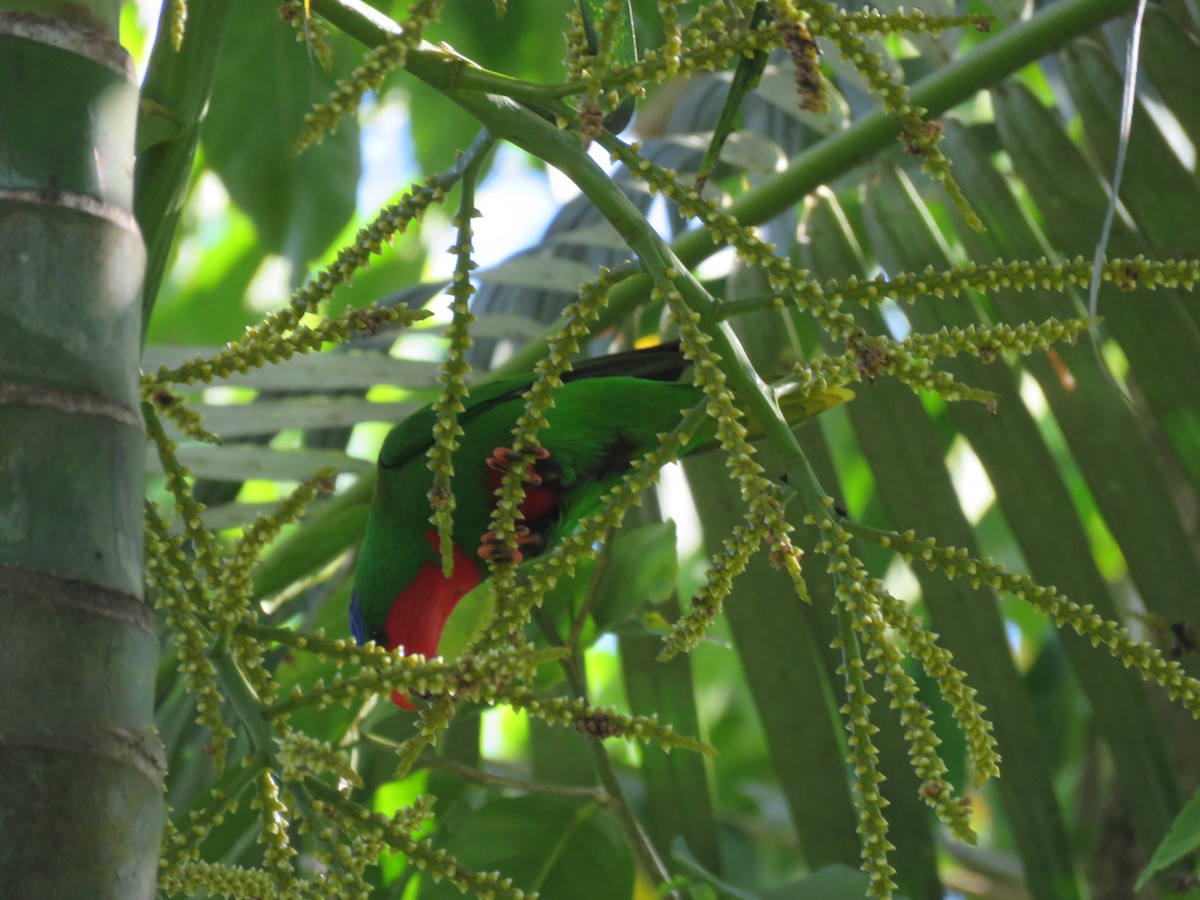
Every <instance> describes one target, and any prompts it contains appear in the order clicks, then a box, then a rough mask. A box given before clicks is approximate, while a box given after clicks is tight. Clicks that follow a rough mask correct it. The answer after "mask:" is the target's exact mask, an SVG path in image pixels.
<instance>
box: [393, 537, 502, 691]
mask: <svg viewBox="0 0 1200 900" xmlns="http://www.w3.org/2000/svg"><path fill="white" fill-rule="evenodd" d="M425 539H426V540H427V541H428V542H429V545H430V546H431V547H433V549H434V550H435V551H436V550H438V536H437V532H435V531H433V530H429V531H426V532H425ZM481 574H482V573H481V571H480V568H479V565H478V564H477V563H476V561H475V560H474V559H472V558H471V557H470V556H468V555H467V554H466V553H465V552H464V551H463V549H462V548H461V547H459V546H457V545H455V547H454V571H453V572H452V573H451V574H450V577H449V578H447V577H445V576H444V575H443V574H442V567H441V564H440V563H437V562H424V563H421V567H420V569H418V570H417V577H416V578H414V579H413V580H412V581H410V582H409V583H408V585H407V586H405V588H404V590H402V591H401V592H400V593H398V594H397V595H396V599H395V600H394V601H393V602H392V608H391V611H390V612H389V613H388V618H387V623H386V625H385V626H384V627H385V629H386V630H387V636H388V649H389V650H395V649H397V648H399V647H403V648H404V651H403V652H404V653H405V655H409V654H413V653H420V654H421V655H422V656H425V657H433V656H436V655H437V648H438V642H439V641H440V640H441V637H442V629H443V628H445V627H446V620H447V619H449V618H450V613H452V612H454V607H455V606H457V605H458V601H459V600H461V599H462V598H463V597H464V596H466V595H467V594H468V593H469V592H470V591H471V590H472V589H473V588H474V587H475V586H476V585H477V584H479V581H480V578H481ZM392 701H393V702H394V703H395V704H396V705H397V706H401V707H404V708H405V709H412V708H413V707H412V704H411V703H409V701H408V697H406V696H404V695H402V694H400V693H399V692H398V691H397V692H394V693H393V694H392Z"/></svg>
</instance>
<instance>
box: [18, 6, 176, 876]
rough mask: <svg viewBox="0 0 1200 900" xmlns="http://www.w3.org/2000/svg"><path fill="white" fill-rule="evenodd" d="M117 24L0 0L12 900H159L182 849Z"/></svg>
mask: <svg viewBox="0 0 1200 900" xmlns="http://www.w3.org/2000/svg"><path fill="white" fill-rule="evenodd" d="M29 10H33V11H35V12H29ZM118 11H119V3H117V2H115V0H91V2H74V3H57V2H49V3H48V2H44V0H42V2H32V3H31V2H29V0H0V896H3V897H13V898H26V897H89V898H142V897H152V896H153V894H154V884H155V869H156V863H157V859H158V847H159V843H160V840H161V835H162V827H163V811H164V806H163V798H162V769H163V765H162V751H161V746H160V744H159V742H158V739H157V738H156V737H155V734H154V720H153V697H154V691H153V679H154V671H155V663H156V660H157V656H158V642H157V640H156V638H155V635H154V627H153V619H152V617H151V615H150V612H149V611H148V610H147V609H146V607H145V606H144V605H143V603H142V600H141V595H142V562H141V561H142V516H141V502H142V500H141V498H142V496H143V482H144V472H143V465H144V462H143V461H144V456H145V448H144V439H143V435H142V422H141V417H140V415H139V412H138V409H139V406H138V381H137V359H138V345H139V317H140V297H139V293H140V289H141V283H142V274H143V269H144V259H145V254H144V251H143V247H142V240H141V236H140V234H139V232H138V228H137V225H136V223H135V221H134V218H133V216H132V214H131V212H130V210H131V208H132V176H133V152H134V134H135V129H136V126H137V89H136V87H135V83H134V80H133V77H134V73H133V70H132V65H131V63H130V60H129V57H128V56H127V55H126V54H125V52H124V51H123V50H122V49H121V47H120V45H119V44H117V43H116V34H117V27H116V23H117V15H118Z"/></svg>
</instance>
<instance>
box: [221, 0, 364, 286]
mask: <svg viewBox="0 0 1200 900" xmlns="http://www.w3.org/2000/svg"><path fill="white" fill-rule="evenodd" d="M338 74H342V73H338ZM333 88H334V79H333V78H332V77H331V76H328V75H326V74H325V73H324V72H323V71H322V70H321V67H320V66H318V65H316V64H315V63H314V61H313V60H311V59H309V56H308V54H307V53H306V52H305V48H304V45H303V44H300V43H297V42H296V39H295V35H294V33H293V32H292V29H291V28H290V27H289V26H287V25H286V24H284V23H283V22H281V21H280V20H279V17H278V15H276V12H275V5H274V4H271V3H246V4H242V5H240V6H239V8H238V15H237V21H236V24H235V25H234V26H233V27H231V28H230V29H229V35H228V37H227V38H226V41H225V48H224V52H223V54H222V59H221V63H220V66H219V67H218V69H217V77H216V81H215V83H214V85H213V94H212V102H211V103H210V105H209V111H208V117H207V118H206V119H205V121H204V130H203V133H202V137H201V140H202V141H203V143H204V149H205V153H206V158H207V159H208V161H209V162H210V163H211V165H212V167H213V169H214V170H215V171H216V172H217V174H218V175H220V176H221V181H222V182H224V184H225V188H226V190H228V191H229V195H230V197H232V198H233V201H234V202H235V203H236V204H237V205H238V206H239V207H240V208H241V209H242V210H244V211H245V212H246V214H247V215H248V216H250V218H251V219H252V220H253V221H254V224H255V227H256V228H257V229H258V235H259V240H260V241H261V242H262V244H263V245H264V246H265V247H266V248H267V249H268V250H270V251H271V252H273V253H278V254H280V255H282V256H284V257H286V258H287V259H289V260H290V261H292V262H293V263H294V264H296V265H297V266H302V265H303V264H304V263H306V262H308V261H309V260H311V259H313V258H314V257H316V256H317V255H318V254H320V253H321V252H322V251H323V250H325V249H326V248H327V247H328V246H329V244H330V243H331V242H332V241H333V239H334V238H335V237H337V235H338V233H339V232H340V231H341V230H342V228H343V227H344V225H345V223H346V222H347V221H349V219H350V216H351V215H353V213H354V207H355V192H356V188H357V185H358V176H359V171H360V162H359V148H358V126H357V124H356V123H355V120H354V114H353V113H352V112H351V113H350V114H348V115H347V116H346V117H345V118H343V120H342V123H341V127H340V128H339V129H338V131H337V133H336V134H332V135H329V134H327V135H326V136H325V139H324V141H323V142H322V143H321V144H319V145H317V146H314V147H310V148H309V149H308V150H306V151H305V152H304V153H303V154H301V155H300V156H299V157H295V156H293V155H292V153H291V147H292V144H293V143H294V142H295V140H296V137H297V136H298V135H299V133H300V128H301V126H302V124H303V122H304V115H305V113H306V112H308V110H309V108H310V107H311V106H312V105H313V103H314V102H316V101H323V100H324V99H325V98H326V97H327V96H328V95H329V94H330V93H331V92H332V91H333Z"/></svg>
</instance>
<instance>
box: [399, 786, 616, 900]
mask: <svg viewBox="0 0 1200 900" xmlns="http://www.w3.org/2000/svg"><path fill="white" fill-rule="evenodd" d="M440 846H442V847H444V848H445V849H446V851H447V852H449V853H453V854H454V855H455V856H456V857H457V858H458V861H459V862H460V863H462V864H463V865H464V866H467V867H469V868H472V869H475V870H478V871H490V870H495V869H498V870H500V871H502V872H503V873H504V874H505V876H506V877H508V878H512V879H513V882H514V884H515V885H517V886H518V887H520V888H521V889H522V890H524V891H526V892H529V891H539V892H540V893H541V895H542V896H543V897H553V898H555V900H629V897H630V896H631V895H632V893H633V877H634V867H633V856H632V854H631V853H630V851H629V847H628V846H627V845H626V843H625V841H624V839H623V838H622V836H621V833H620V832H619V831H618V830H617V827H616V826H615V825H614V824H613V822H612V820H611V819H610V818H609V817H608V815H607V814H606V813H604V812H603V811H602V810H600V808H599V807H597V806H595V805H594V804H588V805H586V806H580V807H574V806H571V805H569V804H567V803H564V802H562V801H560V800H556V799H554V798H553V797H544V796H535V795H530V796H524V797H504V798H494V799H491V800H489V801H488V802H487V803H485V804H484V806H483V807H482V808H481V809H479V810H478V811H476V812H475V813H473V814H472V815H470V816H467V817H465V818H464V819H463V821H462V827H461V828H460V829H458V830H456V831H455V832H454V833H453V834H443V835H442V842H441V843H440ZM421 888H422V889H421V893H420V896H421V900H441V898H459V897H461V896H462V894H461V893H460V892H459V890H458V888H457V887H455V886H454V885H452V884H450V883H448V882H446V881H443V882H441V883H440V884H428V883H425V884H422V886H421Z"/></svg>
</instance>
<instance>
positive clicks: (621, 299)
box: [313, 0, 1134, 374]
mask: <svg viewBox="0 0 1200 900" xmlns="http://www.w3.org/2000/svg"><path fill="white" fill-rule="evenodd" d="M1133 5H1134V4H1133V0H1060V2H1057V3H1054V4H1053V5H1050V6H1048V7H1045V8H1043V9H1042V10H1040V11H1039V12H1038V14H1037V15H1036V16H1034V17H1033V18H1031V19H1028V20H1026V21H1025V22H1022V23H1020V24H1018V25H1016V26H1014V27H1012V28H1008V29H1006V30H1005V31H1004V32H1002V33H1001V34H998V35H997V36H996V37H994V38H992V39H990V40H988V41H986V42H984V43H983V44H981V45H980V46H979V47H977V48H976V49H975V50H973V51H972V52H971V53H969V54H967V55H966V56H964V57H962V58H961V59H959V60H956V61H954V62H952V63H950V64H948V65H946V66H943V67H942V68H940V69H938V70H937V71H936V72H934V73H933V74H931V75H929V76H928V77H927V78H925V79H923V80H921V81H920V82H918V83H917V84H916V85H914V86H913V89H912V92H911V99H912V102H913V104H914V105H918V106H921V107H923V108H924V109H926V110H927V111H928V115H929V116H931V117H933V116H937V115H940V114H941V113H943V112H945V111H946V110H948V109H950V108H952V107H954V106H955V105H957V104H959V103H961V102H963V101H964V100H967V99H969V98H970V97H972V96H974V95H975V94H976V93H978V92H979V91H980V90H984V89H986V88H988V87H990V86H992V85H994V84H996V83H997V82H999V81H1000V80H1002V79H1003V78H1005V77H1006V76H1008V75H1011V74H1012V73H1013V72H1016V71H1017V70H1018V69H1020V68H1021V67H1023V66H1026V65H1028V64H1029V63H1031V62H1034V61H1036V60H1037V59H1038V58H1040V57H1041V56H1043V55H1045V54H1046V53H1049V52H1051V51H1053V50H1054V49H1056V48H1058V47H1060V46H1062V45H1063V44H1065V43H1066V42H1067V41H1069V40H1071V39H1072V38H1074V37H1076V36H1078V35H1080V34H1083V33H1085V32H1087V31H1090V30H1091V29H1093V28H1096V27H1098V26H1099V25H1101V24H1102V23H1103V22H1105V21H1107V20H1108V19H1111V18H1113V17H1114V16H1118V15H1121V14H1122V13H1124V12H1127V11H1129V10H1130V9H1132V7H1133ZM313 7H314V8H315V9H316V10H317V12H318V13H320V14H321V15H322V16H324V17H325V18H326V19H328V20H329V21H330V22H331V23H333V24H334V25H336V26H338V27H339V28H342V29H343V30H344V31H346V32H347V33H348V34H350V35H352V36H353V37H355V38H356V39H357V40H360V41H362V42H363V43H365V44H368V45H370V46H376V45H378V44H381V43H383V42H384V41H385V40H387V38H388V36H389V35H390V34H394V33H397V32H398V31H399V26H398V25H396V23H394V22H392V21H391V20H390V19H388V18H386V17H385V16H382V15H381V14H379V13H377V12H375V11H374V10H371V9H370V8H369V7H366V6H365V4H363V3H360V2H358V0H314V3H313ZM407 67H408V69H409V70H410V71H411V72H412V73H413V74H414V75H416V76H417V77H419V78H421V79H422V80H423V81H426V82H427V83H429V84H431V85H433V86H434V87H435V88H437V89H438V90H441V91H443V92H445V93H446V94H447V96H450V98H451V99H453V100H454V101H455V102H458V103H459V105H460V106H463V107H464V108H467V109H468V111H470V112H472V113H476V114H479V115H481V116H483V118H481V119H480V121H483V122H484V123H485V124H488V121H487V118H488V116H489V113H488V112H487V106H488V104H489V103H490V104H491V106H492V109H495V108H497V107H498V105H499V103H500V97H498V96H492V97H485V96H483V95H480V97H479V98H478V99H479V100H480V101H483V102H482V103H480V104H471V105H470V106H469V107H468V105H467V104H466V103H463V102H462V95H464V94H466V93H468V92H470V91H472V90H474V91H484V92H487V93H489V94H492V95H502V96H504V97H507V98H511V99H513V100H516V101H520V102H528V103H529V104H530V105H531V106H534V107H536V108H541V109H553V107H552V106H549V105H547V100H546V96H545V95H544V94H542V93H540V92H539V91H537V90H536V89H535V88H534V86H530V85H528V84H526V83H523V82H517V81H516V80H513V79H506V78H505V77H504V76H499V75H495V74H494V73H487V72H484V70H482V69H478V68H475V67H474V66H473V65H472V64H471V63H470V62H469V61H467V60H465V59H463V58H462V57H456V56H453V55H451V54H448V53H446V52H445V51H443V50H439V49H436V48H432V47H429V46H424V47H422V48H421V49H420V50H417V51H413V52H412V53H410V54H409V58H408V63H407ZM529 115H530V116H534V117H537V116H535V114H533V113H530V114H529ZM901 127H902V126H901V123H900V122H899V120H898V119H896V118H895V117H894V116H892V115H890V114H889V113H887V112H884V111H882V110H880V111H878V112H875V113H872V114H870V115H867V116H865V117H863V118H862V119H860V120H858V121H857V122H856V123H855V124H854V125H852V126H851V127H849V128H847V129H846V130H845V131H841V132H838V133H837V134H835V135H833V136H831V137H829V138H826V139H825V140H823V141H821V142H820V143H819V144H816V145H815V146H813V147H812V148H811V149H809V150H807V151H805V152H804V153H801V154H800V155H799V156H797V157H796V158H795V159H794V160H793V161H792V164H791V165H790V166H789V167H788V168H787V170H785V171H784V172H781V173H780V174H779V175H777V176H775V177H773V178H770V179H768V180H766V181H764V182H763V183H762V184H760V185H758V186H757V187H754V188H751V189H749V190H747V191H744V192H743V193H741V194H739V195H738V197H737V198H736V199H734V201H733V202H732V204H731V205H730V207H729V209H728V212H729V213H730V214H732V215H733V216H734V217H736V218H737V219H738V221H740V222H741V223H742V224H744V225H758V224H761V223H763V222H765V221H767V220H769V219H771V218H773V217H774V216H776V215H778V214H779V213H781V212H783V211H784V210H785V209H787V208H788V207H790V206H792V205H793V204H795V203H796V202H798V201H799V200H800V199H801V198H803V197H805V196H807V195H808V194H810V193H812V191H814V190H816V189H817V188H818V187H820V186H821V185H822V184H827V183H829V182H830V181H832V180H833V179H835V178H836V177H837V176H839V175H841V174H843V173H845V172H847V171H849V170H850V169H851V168H853V166H855V165H856V164H857V163H858V162H859V161H861V160H863V159H865V158H866V157H868V156H870V155H872V154H874V153H877V152H879V151H881V150H883V149H885V148H886V147H888V146H889V145H890V144H891V142H892V141H894V140H895V139H896V137H897V135H899V133H900V130H901ZM502 136H505V137H508V136H507V135H502ZM521 146H524V147H525V149H527V150H529V152H530V153H532V154H533V155H535V156H537V157H539V158H543V159H544V158H545V157H544V156H543V154H542V153H541V152H540V149H539V147H538V146H536V145H535V146H526V145H524V144H521ZM576 149H577V151H578V152H582V151H581V150H579V148H578V146H577V147H576ZM611 189H612V190H615V188H611ZM672 249H673V250H674V252H675V255H676V256H677V257H678V258H679V259H680V260H681V261H682V262H684V263H686V264H687V265H689V266H690V265H695V264H697V263H699V262H700V261H702V260H704V259H706V258H707V257H709V256H711V255H712V254H713V253H714V252H716V250H718V249H719V247H718V246H717V245H714V244H713V242H712V240H711V239H710V237H709V235H708V232H707V231H706V230H704V229H703V228H701V229H697V230H694V231H691V232H688V233H686V234H684V235H682V236H680V237H679V239H678V240H676V241H675V243H674V245H673V247H672ZM630 272H631V274H630V276H629V277H627V278H625V279H624V280H623V281H621V282H620V283H619V284H616V285H614V287H613V289H612V290H611V291H610V292H609V310H608V312H607V313H606V316H605V317H606V319H608V320H610V321H612V320H616V319H618V318H620V317H622V316H625V315H627V314H628V313H629V312H630V311H631V310H633V309H634V308H636V307H637V306H638V305H640V304H643V303H644V302H645V301H646V297H647V296H648V295H649V292H650V289H651V287H652V281H651V279H650V277H649V276H648V275H645V274H640V273H639V274H633V270H632V269H631V270H630ZM545 351H546V342H545V339H542V340H538V341H534V342H531V343H530V344H529V345H527V346H526V347H524V348H522V349H521V350H520V351H519V352H518V353H516V354H515V355H514V356H513V357H512V358H511V359H510V360H509V361H508V362H507V363H506V364H505V365H504V366H503V368H502V370H501V372H500V373H499V374H513V373H519V372H527V371H529V370H530V369H531V368H532V367H533V365H534V363H536V362H537V360H538V359H540V358H541V357H542V356H543V355H544V354H545Z"/></svg>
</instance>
